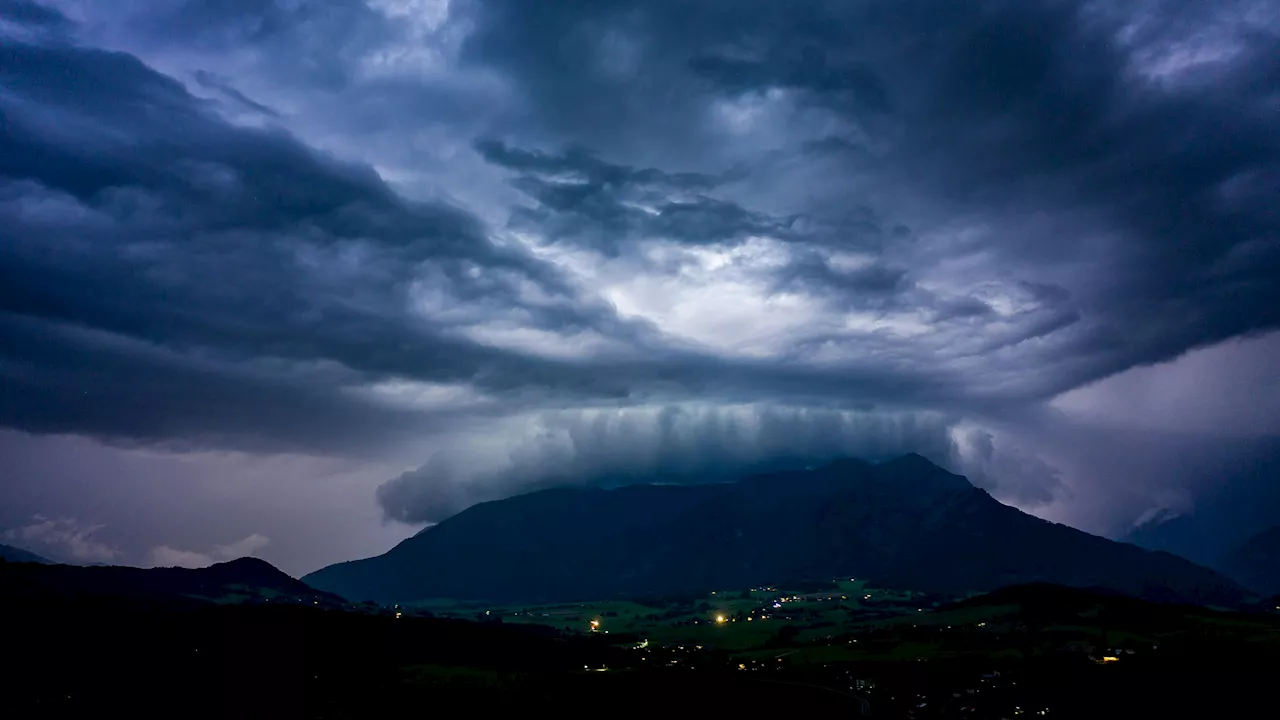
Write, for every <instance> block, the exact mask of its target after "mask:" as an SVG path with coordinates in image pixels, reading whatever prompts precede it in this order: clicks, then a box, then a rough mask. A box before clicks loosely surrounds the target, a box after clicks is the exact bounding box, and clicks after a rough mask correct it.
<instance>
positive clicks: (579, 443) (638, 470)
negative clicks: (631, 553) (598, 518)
mask: <svg viewBox="0 0 1280 720" xmlns="http://www.w3.org/2000/svg"><path fill="white" fill-rule="evenodd" d="M949 429H950V422H949V419H948V418H946V417H945V416H942V415H939V414H934V413H900V414H890V413H865V412H854V411H836V410H815V409H807V408H793V407H779V406H761V405H739V406H717V405H669V406H662V407H645V408H627V409H613V410H609V409H601V410H590V411H562V412H556V413H544V414H540V415H537V416H535V417H532V418H528V419H527V420H525V421H523V422H521V423H518V424H517V425H516V427H514V428H512V429H511V431H510V433H511V434H510V435H508V436H506V437H502V438H500V439H494V438H492V437H489V438H485V439H483V440H477V439H475V438H459V439H458V440H457V441H456V442H454V443H452V444H451V445H450V446H449V447H448V448H447V449H445V450H441V451H440V452H438V453H437V454H436V455H435V457H433V458H432V459H431V461H429V462H428V463H427V464H426V465H424V466H422V467H421V468H418V469H417V470H414V471H411V472H408V473H405V474H403V475H401V476H399V477H397V478H395V479H392V480H390V481H388V482H387V483H385V484H384V485H382V487H380V488H378V501H379V503H380V504H381V505H382V508H383V510H384V512H385V513H386V514H387V517H389V518H392V519H395V520H399V521H402V522H410V523H421V522H438V521H439V520H442V519H444V518H446V517H448V516H450V515H452V514H454V513H456V512H459V511H461V510H463V509H465V508H466V507H468V506H470V505H473V504H475V503H478V502H484V501H486V500H493V499H497V498H501V497H505V496H507V495H512V494H517V493H522V492H528V491H531V490H537V489H543V488H548V487H557V486H563V485H573V486H609V485H618V484H633V483H639V482H678V483H705V482H717V481H725V480H731V479H734V478H736V477H739V476H740V475H741V474H742V473H745V472H752V471H757V470H764V469H767V468H770V467H804V466H810V465H813V464H816V463H821V462H824V461H827V460H831V459H835V458H840V457H850V456H853V457H863V458H886V457H892V456H895V455H900V454H903V453H906V452H919V453H921V454H924V455H926V456H928V457H932V458H934V459H936V460H937V461H938V462H944V463H945V462H949V461H950V459H951V450H952V448H951V439H950V435H949Z"/></svg>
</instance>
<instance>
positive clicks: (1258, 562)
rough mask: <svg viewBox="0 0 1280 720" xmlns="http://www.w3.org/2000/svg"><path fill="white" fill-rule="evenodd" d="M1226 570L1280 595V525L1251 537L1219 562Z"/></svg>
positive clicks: (1260, 589)
mask: <svg viewBox="0 0 1280 720" xmlns="http://www.w3.org/2000/svg"><path fill="white" fill-rule="evenodd" d="M1219 566H1220V567H1221V568H1222V571H1223V572H1224V573H1226V574H1227V575H1229V576H1230V577H1232V578H1234V579H1235V580H1236V581H1237V582H1239V583H1240V584H1242V585H1244V586H1245V587H1247V588H1249V589H1251V590H1255V591H1257V592H1260V593H1262V594H1264V595H1280V525H1277V526H1275V527H1273V528H1270V529H1268V530H1264V531H1262V532H1260V533H1258V534H1257V535H1254V536H1253V537H1251V538H1249V539H1248V540H1246V541H1244V543H1242V544H1241V545H1240V547H1238V548H1236V549H1235V550H1234V551H1232V552H1231V553H1228V554H1227V555H1226V556H1224V557H1223V558H1222V560H1221V561H1220V562H1219Z"/></svg>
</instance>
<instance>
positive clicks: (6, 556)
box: [0, 545, 53, 565]
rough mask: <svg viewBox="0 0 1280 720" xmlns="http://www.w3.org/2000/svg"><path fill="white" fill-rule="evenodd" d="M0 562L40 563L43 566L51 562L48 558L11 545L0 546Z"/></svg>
mask: <svg viewBox="0 0 1280 720" xmlns="http://www.w3.org/2000/svg"><path fill="white" fill-rule="evenodd" d="M0 560H3V561H5V562H11V563H41V564H43V565H49V564H52V562H53V561H52V560H49V559H48V558H43V557H41V556H39V555H37V554H35V553H33V552H27V551H26V550H23V549H22V548H16V547H13V546H12V545H0Z"/></svg>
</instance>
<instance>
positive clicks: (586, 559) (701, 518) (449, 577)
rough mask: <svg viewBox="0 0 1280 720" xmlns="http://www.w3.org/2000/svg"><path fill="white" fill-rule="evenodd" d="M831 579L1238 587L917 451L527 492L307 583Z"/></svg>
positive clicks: (460, 593) (382, 593)
mask: <svg viewBox="0 0 1280 720" xmlns="http://www.w3.org/2000/svg"><path fill="white" fill-rule="evenodd" d="M840 575H856V576H858V577H860V578H868V579H870V580H872V581H874V582H876V583H879V584H882V585H885V586H889V587H903V588H914V589H919V590H924V591H929V592H940V593H954V594H963V593H967V592H975V591H985V590H991V589H994V588H997V587H1001V586H1005V585H1010V584H1016V583H1028V582H1053V583H1057V584H1062V585H1071V586H1080V587H1105V588H1110V589H1113V590H1117V591H1120V592H1124V593H1127V594H1131V595H1136V596H1142V597H1147V598H1153V599H1159V600H1179V601H1188V602H1196V603H1216V604H1233V603H1236V602H1238V601H1240V600H1241V599H1242V598H1243V596H1244V594H1245V593H1244V591H1243V590H1242V588H1240V587H1239V586H1238V585H1236V584H1235V583H1234V582H1232V581H1231V580H1228V579H1227V578H1225V577H1223V576H1221V575H1219V574H1217V573H1215V572H1213V571H1211V570H1208V569H1206V568H1203V567H1200V566H1198V565H1195V564H1193V563H1191V562H1189V561H1187V560H1184V559H1182V558H1179V557H1176V556H1173V555H1170V554H1167V553H1156V552H1150V551H1146V550H1143V549H1141V548H1138V547H1135V546H1132V545H1126V544H1121V543H1116V542H1112V541H1110V540H1106V539H1104V538H1100V537H1096V536H1093V535H1089V534H1086V533H1083V532H1080V531H1078V530H1075V529H1072V528H1069V527H1066V526H1063V525H1057V524H1054V523H1049V522H1046V521H1044V520H1040V519H1038V518H1035V517H1032V516H1030V515H1027V514H1025V513H1023V512H1021V511H1019V510H1017V509H1014V508H1011V507H1008V506H1006V505H1003V504H1001V503H999V502H997V501H996V500H994V499H993V498H991V497H990V496H989V495H988V494H987V493H986V492H984V491H982V490H979V489H977V488H975V487H973V486H972V485H970V484H969V482H968V481H967V480H965V479H964V478H963V477H961V476H958V475H954V474H951V473H949V472H947V471H945V470H943V469H942V468H939V467H938V466H936V465H934V464H932V463H930V462H929V461H928V460H926V459H925V458H923V457H920V456H918V455H907V456H904V457H901V458H898V459H897V460H893V461H890V462H887V463H883V464H879V465H871V464H868V463H864V462H861V461H857V460H841V461H838V462H835V463H832V464H830V465H827V466H825V467H822V468H818V469H814V470H805V471H792V472H776V473H770V474H764V475H754V476H751V477H747V478H744V479H742V480H740V481H739V482H736V483H727V484H718V485H701V486H632V487H625V488H619V489H613V490H601V489H558V490H548V491H543V492H537V493H531V494H529V495H523V496H517V497H512V498H507V499H505V500H500V501H495V502H490V503H484V504H482V505H477V506H475V507H472V508H469V509H467V510H465V511H463V512H461V513H459V514H458V515H455V516H453V517H451V518H449V519H447V520H445V521H444V522H441V523H440V524H438V525H436V526H434V527H432V528H430V529H428V530H426V531H424V532H421V533H419V534H418V535H416V536H414V537H412V538H409V539H407V540H405V541H404V542H402V543H401V544H399V545H397V546H396V547H395V548H393V549H392V550H391V551H389V552H387V553H386V554H384V555H381V556H378V557H374V558H369V559H366V560H358V561H353V562H347V563H341V564H338V565H333V566H330V567H327V568H324V569H322V570H320V571H317V572H315V573H312V574H310V575H307V576H306V577H305V578H303V579H304V580H305V581H306V582H307V583H309V584H311V585H313V586H314V587H317V588H320V589H323V590H327V591H330V592H334V593H337V594H340V595H343V596H346V597H348V598H351V599H373V600H377V601H380V602H408V601H413V600H419V599H425V598H438V597H447V598H454V599H484V600H491V601H495V602H540V601H541V602H546V601H566V600H583V599H600V598H613V597H639V596H650V595H654V594H666V593H679V592H687V591H693V590H702V589H710V588H717V587H720V588H731V587H749V586H752V585H754V584H759V583H782V582H787V581H790V580H799V579H810V578H830V577H838V576H840Z"/></svg>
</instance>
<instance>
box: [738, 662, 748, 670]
mask: <svg viewBox="0 0 1280 720" xmlns="http://www.w3.org/2000/svg"><path fill="white" fill-rule="evenodd" d="M738 669H739V670H746V669H747V664H746V663H738Z"/></svg>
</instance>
